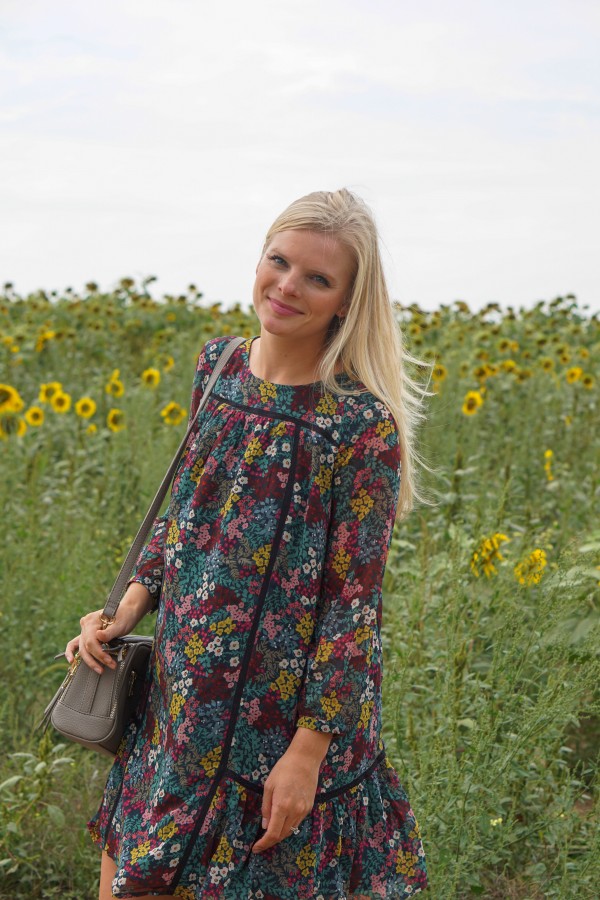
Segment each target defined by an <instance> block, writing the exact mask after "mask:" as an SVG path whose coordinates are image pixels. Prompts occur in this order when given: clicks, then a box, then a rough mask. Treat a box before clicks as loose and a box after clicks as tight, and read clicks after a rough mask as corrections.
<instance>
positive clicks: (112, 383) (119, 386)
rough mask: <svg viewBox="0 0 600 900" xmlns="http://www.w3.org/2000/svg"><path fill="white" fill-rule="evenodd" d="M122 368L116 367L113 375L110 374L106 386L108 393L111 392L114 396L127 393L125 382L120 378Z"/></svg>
mask: <svg viewBox="0 0 600 900" xmlns="http://www.w3.org/2000/svg"><path fill="white" fill-rule="evenodd" d="M119 375H120V370H119V369H114V371H113V373H112V375H111V376H110V378H109V380H108V383H107V385H106V387H105V390H106V393H107V394H111V396H113V397H122V396H123V394H124V393H125V386H124V385H123V382H122V381H121V379H120V378H119Z"/></svg>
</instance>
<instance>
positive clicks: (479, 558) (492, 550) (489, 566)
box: [471, 531, 510, 578]
mask: <svg viewBox="0 0 600 900" xmlns="http://www.w3.org/2000/svg"><path fill="white" fill-rule="evenodd" d="M509 540H510V538H508V537H507V536H506V535H505V534H501V533H500V532H499V531H497V532H496V533H495V534H492V535H491V536H490V537H487V538H484V539H483V540H482V541H481V543H480V544H479V547H478V548H477V550H475V552H474V553H473V556H472V557H471V571H472V572H473V575H475V576H476V577H477V578H479V576H480V575H481V572H483V574H484V575H485V576H486V578H489V577H490V575H495V574H496V572H497V569H496V566H495V565H494V562H495V561H496V560H498V561H499V562H501V561H502V560H503V559H504V557H503V556H502V554H501V553H500V545H501V544H502V543H504V542H505V541H509Z"/></svg>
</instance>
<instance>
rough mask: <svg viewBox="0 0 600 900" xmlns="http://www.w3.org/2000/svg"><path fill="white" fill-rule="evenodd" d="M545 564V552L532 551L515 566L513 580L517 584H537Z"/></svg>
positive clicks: (546, 562)
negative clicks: (515, 580) (514, 579)
mask: <svg viewBox="0 0 600 900" xmlns="http://www.w3.org/2000/svg"><path fill="white" fill-rule="evenodd" d="M547 564H548V561H547V559H546V553H545V551H544V550H539V549H537V550H533V551H532V552H531V553H530V554H529V556H527V557H526V558H525V559H523V560H521V562H520V563H517V565H516V566H515V568H514V572H515V578H516V579H517V581H518V582H519V584H526V585H530V584H539V583H540V581H541V580H542V575H543V572H544V569H545V568H546V566H547Z"/></svg>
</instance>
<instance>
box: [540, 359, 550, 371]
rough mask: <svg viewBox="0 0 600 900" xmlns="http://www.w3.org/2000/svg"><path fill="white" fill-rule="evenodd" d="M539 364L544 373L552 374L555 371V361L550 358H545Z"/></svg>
mask: <svg viewBox="0 0 600 900" xmlns="http://www.w3.org/2000/svg"><path fill="white" fill-rule="evenodd" d="M539 362H540V366H541V367H542V369H543V370H544V372H551V371H552V370H553V369H554V360H553V359H552V358H551V357H550V356H543V357H542V358H541V359H540V361H539Z"/></svg>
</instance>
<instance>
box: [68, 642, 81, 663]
mask: <svg viewBox="0 0 600 900" xmlns="http://www.w3.org/2000/svg"><path fill="white" fill-rule="evenodd" d="M78 649H79V636H77V637H76V638H73V639H72V640H70V641H69V643H68V644H67V646H66V647H65V658H66V660H67V662H68V663H69V664H70V663H72V662H73V659H74V658H75V654H76V653H77V650H78Z"/></svg>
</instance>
